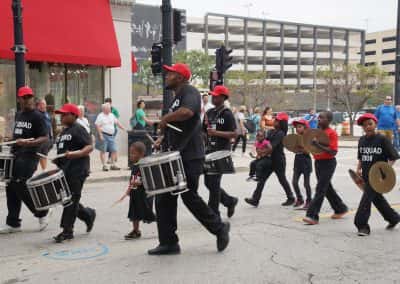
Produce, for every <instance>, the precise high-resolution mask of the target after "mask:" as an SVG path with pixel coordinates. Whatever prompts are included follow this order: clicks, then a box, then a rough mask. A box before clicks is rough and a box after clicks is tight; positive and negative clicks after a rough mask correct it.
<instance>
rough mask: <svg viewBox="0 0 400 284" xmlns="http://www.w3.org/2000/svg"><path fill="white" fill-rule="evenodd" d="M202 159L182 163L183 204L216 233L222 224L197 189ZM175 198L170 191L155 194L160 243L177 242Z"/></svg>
mask: <svg viewBox="0 0 400 284" xmlns="http://www.w3.org/2000/svg"><path fill="white" fill-rule="evenodd" d="M203 162H204V161H203V160H192V161H186V162H184V163H183V166H184V168H185V173H186V179H187V187H188V189H189V191H187V192H185V193H182V194H181V197H182V200H183V203H184V204H185V206H186V207H187V208H188V209H189V211H190V212H191V213H192V214H193V216H194V217H196V219H197V220H198V221H199V222H200V223H201V224H202V225H203V226H204V227H205V228H206V229H207V230H208V231H209V232H210V233H212V234H214V235H217V234H218V233H219V232H220V231H221V229H223V227H224V224H223V223H222V222H221V220H220V218H219V217H218V215H217V214H215V212H214V211H213V210H212V209H211V208H210V207H208V206H207V204H206V203H205V202H204V201H203V199H201V197H200V196H199V194H198V192H197V190H198V187H199V177H200V175H201V173H202V172H203ZM177 200H178V197H177V196H174V195H171V194H170V193H164V194H160V195H157V196H156V212H157V228H158V239H159V242H160V245H171V244H176V243H178V241H179V239H178V235H177V234H176V230H177Z"/></svg>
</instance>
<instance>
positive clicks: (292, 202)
mask: <svg viewBox="0 0 400 284" xmlns="http://www.w3.org/2000/svg"><path fill="white" fill-rule="evenodd" d="M294 202H295V200H294V198H293V199H287V200H286V201H285V202H283V203H282V204H281V205H282V206H292V205H293V204H294Z"/></svg>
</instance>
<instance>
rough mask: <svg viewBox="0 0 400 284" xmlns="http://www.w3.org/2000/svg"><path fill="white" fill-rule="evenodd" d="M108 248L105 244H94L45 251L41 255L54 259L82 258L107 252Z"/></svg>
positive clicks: (98, 255)
mask: <svg viewBox="0 0 400 284" xmlns="http://www.w3.org/2000/svg"><path fill="white" fill-rule="evenodd" d="M108 252H109V249H108V247H107V246H106V245H103V244H96V245H93V246H88V247H82V248H73V249H68V250H60V251H55V252H45V253H43V254H42V256H44V257H47V258H50V259H54V260H82V259H91V258H95V257H100V256H103V255H106V254H108Z"/></svg>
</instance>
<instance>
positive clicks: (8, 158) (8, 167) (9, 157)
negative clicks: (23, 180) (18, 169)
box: [0, 146, 14, 182]
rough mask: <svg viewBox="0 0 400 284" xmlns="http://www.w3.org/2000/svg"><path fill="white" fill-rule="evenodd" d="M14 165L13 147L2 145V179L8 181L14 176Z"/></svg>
mask: <svg viewBox="0 0 400 284" xmlns="http://www.w3.org/2000/svg"><path fill="white" fill-rule="evenodd" d="M13 166H14V155H13V154H11V148H10V147H8V146H2V147H1V151H0V180H1V181H4V182H8V181H10V180H11V178H12V171H13Z"/></svg>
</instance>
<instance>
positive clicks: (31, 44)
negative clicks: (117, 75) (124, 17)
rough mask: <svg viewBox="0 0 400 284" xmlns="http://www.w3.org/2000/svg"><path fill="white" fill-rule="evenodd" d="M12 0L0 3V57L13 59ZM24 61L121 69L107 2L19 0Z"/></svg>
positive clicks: (98, 0)
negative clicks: (21, 16) (21, 7)
mask: <svg viewBox="0 0 400 284" xmlns="http://www.w3.org/2000/svg"><path fill="white" fill-rule="evenodd" d="M11 2H12V0H1V1H0V58H2V59H14V53H13V52H12V51H11V50H10V49H11V48H12V47H13V45H14V35H13V18H12V10H11ZM22 4H23V19H24V20H23V30H24V41H25V45H26V47H27V48H28V51H27V53H26V60H28V61H39V62H42V61H44V62H54V63H70V64H82V65H97V66H108V67H119V66H121V58H120V54H119V49H118V43H117V39H116V35H115V30H114V23H113V20H112V16H111V8H110V4H109V0H22Z"/></svg>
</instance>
